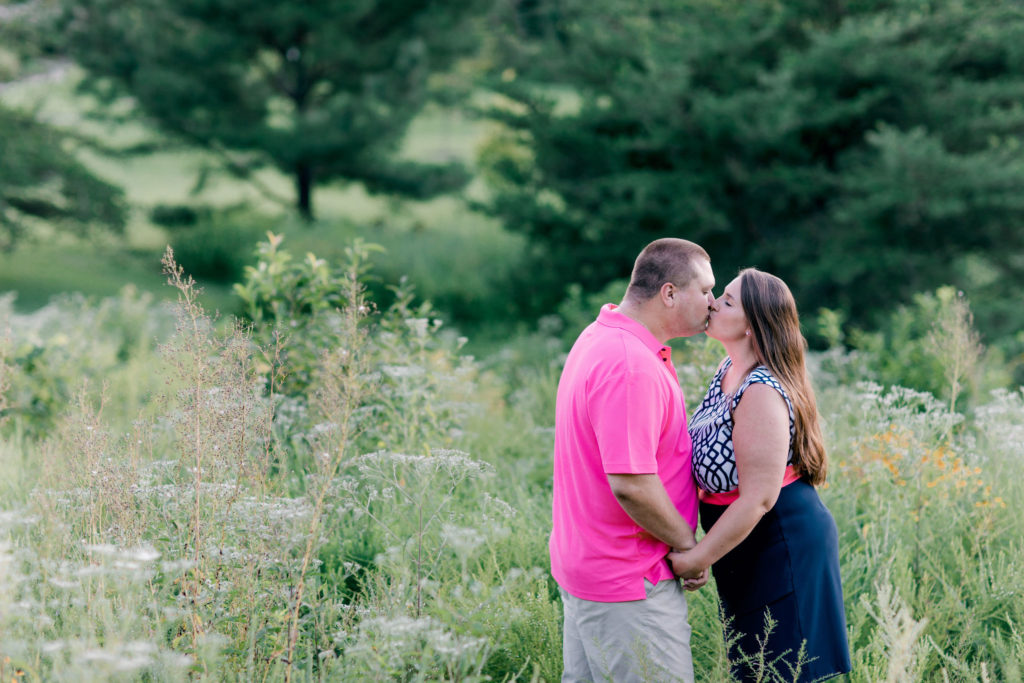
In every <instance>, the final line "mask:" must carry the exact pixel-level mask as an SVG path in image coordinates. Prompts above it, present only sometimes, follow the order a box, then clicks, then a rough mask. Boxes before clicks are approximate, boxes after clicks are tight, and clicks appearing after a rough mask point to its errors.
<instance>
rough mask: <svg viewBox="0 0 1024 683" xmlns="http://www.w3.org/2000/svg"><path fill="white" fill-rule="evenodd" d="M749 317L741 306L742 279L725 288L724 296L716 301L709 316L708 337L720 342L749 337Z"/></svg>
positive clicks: (737, 279)
mask: <svg viewBox="0 0 1024 683" xmlns="http://www.w3.org/2000/svg"><path fill="white" fill-rule="evenodd" d="M749 329H750V328H749V327H748V325H747V316H746V315H744V314H743V306H742V305H741V304H740V278H739V277H737V278H736V279H735V280H733V281H732V282H730V283H729V284H728V285H726V286H725V290H724V291H723V292H722V296H720V297H718V298H717V299H715V303H714V304H713V305H712V307H711V314H710V315H709V316H708V329H707V335H708V336H709V337H711V338H712V339H717V340H719V341H731V340H734V339H740V338H743V337H746V336H747V330H749Z"/></svg>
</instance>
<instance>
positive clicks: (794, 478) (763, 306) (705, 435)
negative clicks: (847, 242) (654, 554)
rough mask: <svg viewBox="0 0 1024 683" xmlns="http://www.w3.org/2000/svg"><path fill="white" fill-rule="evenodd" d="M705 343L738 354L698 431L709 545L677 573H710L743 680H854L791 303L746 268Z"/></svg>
mask: <svg viewBox="0 0 1024 683" xmlns="http://www.w3.org/2000/svg"><path fill="white" fill-rule="evenodd" d="M707 334H708V336H709V337H713V338H714V339H717V340H718V341H720V342H722V345H723V346H724V347H725V350H726V352H727V353H728V354H729V355H728V358H726V359H725V360H724V361H722V364H721V365H720V366H719V368H718V372H716V373H715V377H714V379H713V380H712V381H711V386H710V388H709V389H708V393H707V395H706V396H705V397H704V401H703V402H702V403H701V405H700V407H699V408H698V409H697V411H696V413H694V415H693V418H692V419H691V421H690V428H689V429H690V436H691V437H692V439H693V472H694V476H695V477H696V479H697V483H698V484H699V485H700V487H701V490H702V491H701V503H700V521H701V526H702V527H703V529H704V531H705V536H704V537H703V538H702V539H701V540H700V542H699V543H698V544H697V545H696V546H695V547H694V548H692V549H690V550H688V551H685V552H674V553H671V554H670V555H669V559H670V560H671V562H672V566H673V569H674V570H675V573H676V574H677V575H679V576H682V577H697V576H700V574H701V573H702V572H703V571H704V570H706V569H707V568H708V567H709V566H710V567H711V568H712V571H713V574H714V577H715V582H716V584H717V586H718V595H719V598H720V599H721V604H722V609H723V611H724V614H725V617H726V620H727V621H726V624H727V629H728V631H729V633H730V636H729V637H727V641H730V647H729V660H730V662H731V666H732V669H733V674H734V675H735V676H737V677H738V678H739V679H740V680H744V681H748V680H756V679H758V678H763V679H766V680H767V679H768V678H769V676H768V675H767V672H761V674H760V676H759V673H758V669H759V668H760V667H761V666H762V665H763V664H762V663H764V664H767V665H771V666H772V667H774V669H775V671H776V672H778V673H779V674H781V675H782V677H783V679H784V680H793V679H794V677H795V673H796V670H797V669H799V676H798V677H795V679H796V680H799V681H812V680H821V679H824V678H830V677H832V676H834V675H838V674H840V673H845V672H847V671H849V670H850V654H849V648H848V645H847V642H846V623H845V622H846V619H845V614H844V612H843V595H842V586H841V585H840V582H839V548H838V541H837V532H836V525H835V521H834V520H833V519H832V515H831V514H830V513H829V511H828V510H827V509H826V508H825V506H824V505H823V504H822V502H821V499H820V498H819V497H818V494H817V492H816V491H815V489H814V486H816V485H818V484H821V483H823V482H824V481H825V448H824V445H823V443H822V438H821V430H820V428H819V426H818V413H817V408H816V406H815V402H814V392H813V390H812V388H811V385H810V383H809V381H808V379H807V374H806V370H805V367H804V349H805V347H806V342H805V341H804V338H803V336H802V335H801V334H800V323H799V320H798V317H797V311H796V303H795V302H794V300H793V295H792V294H791V293H790V291H789V288H788V287H786V284H785V283H784V282H783V281H782V280H780V279H779V278H777V277H775V276H774V275H769V274H768V273H763V272H760V271H758V270H755V269H753V268H749V269H747V270H744V271H742V272H741V273H740V275H739V276H738V277H737V278H736V279H735V280H733V281H732V282H730V283H729V285H728V286H727V287H726V288H725V292H724V293H723V294H722V296H721V297H719V298H718V299H717V300H716V301H715V303H714V305H713V306H712V309H711V314H710V318H709V321H708V327H707ZM769 613H770V615H771V619H772V620H773V621H774V622H775V623H774V626H773V628H772V629H771V631H770V633H769V634H768V637H767V640H765V632H766V615H767V614H769ZM732 638H735V640H732ZM762 643H763V644H764V645H763V648H762Z"/></svg>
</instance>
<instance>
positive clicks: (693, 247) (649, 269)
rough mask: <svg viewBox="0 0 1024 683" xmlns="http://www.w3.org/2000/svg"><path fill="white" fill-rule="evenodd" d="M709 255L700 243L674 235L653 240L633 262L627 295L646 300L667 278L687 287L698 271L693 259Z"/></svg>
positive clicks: (709, 259)
mask: <svg viewBox="0 0 1024 683" xmlns="http://www.w3.org/2000/svg"><path fill="white" fill-rule="evenodd" d="M698 258H702V259H704V260H705V261H707V262H708V263H710V262H711V257H710V256H708V252H706V251H704V248H703V247H701V246H700V245H699V244H696V243H694V242H690V241H689V240H683V239H679V238H676V237H664V238H662V239H660V240H654V241H653V242H651V243H650V244H648V245H647V246H646V247H644V250H643V251H641V252H640V255H639V256H637V257H636V263H634V264H633V275H632V276H631V277H630V280H629V288H628V289H627V290H626V296H627V297H628V298H630V299H633V300H634V301H638V302H642V301H647V300H648V299H650V298H651V297H653V296H654V295H656V294H657V293H658V291H659V290H661V286H662V285H663V284H665V283H666V282H671V283H672V284H674V285H676V286H677V287H686V285H688V284H689V283H690V280H692V279H693V277H694V276H695V275H696V274H697V269H696V267H694V262H695V261H696V260H697V259H698Z"/></svg>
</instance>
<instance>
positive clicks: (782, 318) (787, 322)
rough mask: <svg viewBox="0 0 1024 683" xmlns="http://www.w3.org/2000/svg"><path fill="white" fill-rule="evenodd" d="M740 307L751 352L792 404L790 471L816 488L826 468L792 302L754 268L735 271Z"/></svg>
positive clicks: (781, 284)
mask: <svg viewBox="0 0 1024 683" xmlns="http://www.w3.org/2000/svg"><path fill="white" fill-rule="evenodd" d="M740 278H741V279H740V304H741V305H742V306H743V313H744V315H745V316H746V318H747V323H748V324H749V325H750V333H751V338H752V339H753V341H754V353H755V354H756V356H757V359H758V361H760V362H761V364H763V365H764V366H766V367H767V368H768V369H769V370H770V371H771V373H772V374H773V375H775V377H776V379H778V380H779V382H780V383H781V384H782V386H783V388H785V390H786V393H787V394H788V395H789V400H790V402H792V404H793V423H794V434H793V444H792V447H793V466H794V467H795V468H796V470H797V472H799V473H800V474H801V475H803V476H804V477H805V478H807V479H808V480H810V482H811V483H812V484H814V485H815V486H817V485H819V484H822V483H824V482H825V474H826V472H827V469H828V465H827V462H826V456H825V442H824V439H822V437H821V426H820V425H819V422H818V406H817V403H816V402H815V399H814V388H813V387H812V386H811V382H810V380H809V379H808V377H807V366H806V364H805V362H804V355H805V352H806V349H807V340H806V339H804V336H803V334H801V333H800V318H799V316H798V315H797V311H796V301H795V300H794V299H793V294H792V293H791V292H790V291H789V287H787V286H786V283H785V282H783V281H782V280H780V279H779V278H777V277H775V276H774V275H771V274H769V273H765V272H762V271H760V270H757V269H756V268H747V269H745V270H742V271H740Z"/></svg>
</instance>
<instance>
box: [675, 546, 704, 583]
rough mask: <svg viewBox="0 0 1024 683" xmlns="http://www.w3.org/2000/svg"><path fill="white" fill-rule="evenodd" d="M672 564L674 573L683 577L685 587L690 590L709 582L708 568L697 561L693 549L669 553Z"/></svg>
mask: <svg viewBox="0 0 1024 683" xmlns="http://www.w3.org/2000/svg"><path fill="white" fill-rule="evenodd" d="M667 559H668V561H669V563H671V565H672V573H673V574H675V575H676V576H678V577H679V578H681V579H683V588H685V589H686V590H688V591H693V590H697V589H698V588H700V587H701V586H703V585H704V584H706V583H707V582H708V568H707V567H701V566H700V565H699V564H697V563H696V562H695V560H696V557H695V554H694V553H693V552H691V551H685V550H684V551H682V552H680V551H672V552H670V553H669V554H668V558H667Z"/></svg>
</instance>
